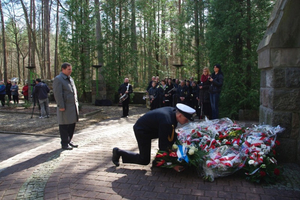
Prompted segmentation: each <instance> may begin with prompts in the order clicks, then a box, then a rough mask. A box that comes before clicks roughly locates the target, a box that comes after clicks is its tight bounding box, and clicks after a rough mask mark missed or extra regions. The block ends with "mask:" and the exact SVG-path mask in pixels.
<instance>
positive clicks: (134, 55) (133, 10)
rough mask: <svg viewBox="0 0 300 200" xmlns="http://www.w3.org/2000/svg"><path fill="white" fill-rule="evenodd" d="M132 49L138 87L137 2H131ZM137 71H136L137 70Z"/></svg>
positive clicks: (133, 0) (135, 79) (135, 80)
mask: <svg viewBox="0 0 300 200" xmlns="http://www.w3.org/2000/svg"><path fill="white" fill-rule="evenodd" d="M131 12H132V13H131V49H132V54H133V72H134V83H135V86H136V87H138V83H139V76H138V70H137V41H136V24H135V0H131ZM135 69H136V70H135Z"/></svg>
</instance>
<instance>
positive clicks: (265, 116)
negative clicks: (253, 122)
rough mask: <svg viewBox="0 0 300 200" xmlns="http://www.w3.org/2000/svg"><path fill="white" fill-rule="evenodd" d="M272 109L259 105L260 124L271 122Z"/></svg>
mask: <svg viewBox="0 0 300 200" xmlns="http://www.w3.org/2000/svg"><path fill="white" fill-rule="evenodd" d="M272 119H273V110H271V109H270V108H267V107H264V106H262V105H260V106H259V123H260V124H272Z"/></svg>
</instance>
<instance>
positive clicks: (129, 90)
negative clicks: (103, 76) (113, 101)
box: [118, 83, 133, 99]
mask: <svg viewBox="0 0 300 200" xmlns="http://www.w3.org/2000/svg"><path fill="white" fill-rule="evenodd" d="M128 84H129V83H123V84H122V85H120V87H119V89H118V93H119V94H120V93H121V94H122V95H123V94H125V92H126V91H127V86H128ZM132 92H133V90H132V86H131V85H130V84H129V88H128V99H129V97H130V94H131V93H132Z"/></svg>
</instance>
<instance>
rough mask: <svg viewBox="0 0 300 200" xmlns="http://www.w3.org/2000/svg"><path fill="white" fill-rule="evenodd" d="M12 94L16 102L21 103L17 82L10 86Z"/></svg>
mask: <svg viewBox="0 0 300 200" xmlns="http://www.w3.org/2000/svg"><path fill="white" fill-rule="evenodd" d="M10 91H11V95H12V96H13V100H14V104H16V103H17V104H19V86H18V85H17V82H13V83H12V86H11V87H10Z"/></svg>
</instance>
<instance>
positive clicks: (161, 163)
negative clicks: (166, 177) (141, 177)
mask: <svg viewBox="0 0 300 200" xmlns="http://www.w3.org/2000/svg"><path fill="white" fill-rule="evenodd" d="M165 162H166V161H165V160H162V161H160V162H158V163H157V164H156V167H159V166H161V165H163V164H164V163H165Z"/></svg>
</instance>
